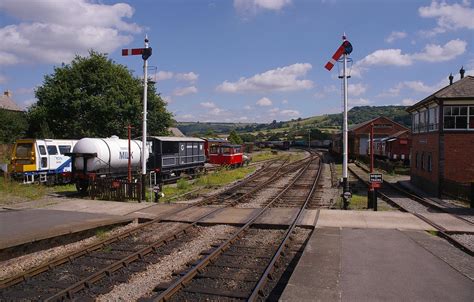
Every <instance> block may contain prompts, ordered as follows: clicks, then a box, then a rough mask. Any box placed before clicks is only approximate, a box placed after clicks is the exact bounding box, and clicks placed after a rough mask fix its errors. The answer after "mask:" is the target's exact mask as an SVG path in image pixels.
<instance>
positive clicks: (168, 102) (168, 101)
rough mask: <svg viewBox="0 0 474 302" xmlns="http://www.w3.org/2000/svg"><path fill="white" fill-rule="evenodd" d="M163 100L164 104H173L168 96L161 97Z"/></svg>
mask: <svg viewBox="0 0 474 302" xmlns="http://www.w3.org/2000/svg"><path fill="white" fill-rule="evenodd" d="M161 98H162V99H163V101H165V102H166V104H171V103H173V102H174V100H173V99H172V98H171V97H170V96H169V95H165V96H163V97H161Z"/></svg>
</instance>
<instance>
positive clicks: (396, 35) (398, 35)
mask: <svg viewBox="0 0 474 302" xmlns="http://www.w3.org/2000/svg"><path fill="white" fill-rule="evenodd" d="M406 36H407V33H406V32H404V31H392V32H391V33H390V35H389V36H388V37H387V38H385V42H387V43H392V42H393V41H395V40H400V39H403V38H406Z"/></svg>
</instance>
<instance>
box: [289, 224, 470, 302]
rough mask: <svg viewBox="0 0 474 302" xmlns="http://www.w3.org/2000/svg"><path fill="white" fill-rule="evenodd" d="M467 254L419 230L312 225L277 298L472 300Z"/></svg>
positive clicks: (295, 299)
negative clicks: (311, 233)
mask: <svg viewBox="0 0 474 302" xmlns="http://www.w3.org/2000/svg"><path fill="white" fill-rule="evenodd" d="M473 280H474V262H473V261H472V257H471V256H469V255H467V254H465V253H464V252H462V251H460V250H458V249H456V248H454V247H453V246H451V245H450V244H448V243H447V242H446V241H444V240H442V239H440V238H438V237H436V236H433V235H430V234H429V233H427V232H424V231H416V230H400V229H379V228H351V227H326V226H320V225H319V223H318V224H317V228H316V229H315V231H314V232H313V235H312V237H311V238H310V239H309V242H308V244H307V246H306V248H305V250H304V252H303V255H302V256H301V258H300V260H299V263H298V265H297V267H296V268H295V270H294V272H293V274H292V275H291V277H290V280H289V282H288V284H287V286H286V288H285V289H284V292H283V294H282V296H281V297H280V301H458V302H459V301H473V297H474V283H473Z"/></svg>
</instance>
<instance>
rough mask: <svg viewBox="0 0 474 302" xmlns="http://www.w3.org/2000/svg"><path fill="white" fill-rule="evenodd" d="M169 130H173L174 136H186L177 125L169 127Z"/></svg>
mask: <svg viewBox="0 0 474 302" xmlns="http://www.w3.org/2000/svg"><path fill="white" fill-rule="evenodd" d="M168 131H169V132H171V135H172V136H176V137H184V136H185V135H184V134H183V132H181V130H179V129H178V128H176V127H169V128H168Z"/></svg>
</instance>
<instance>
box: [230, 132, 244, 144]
mask: <svg viewBox="0 0 474 302" xmlns="http://www.w3.org/2000/svg"><path fill="white" fill-rule="evenodd" d="M227 140H228V141H229V142H231V143H232V144H236V145H241V144H242V143H243V141H242V138H241V137H240V136H239V135H238V134H237V132H235V130H232V131H231V132H230V134H229V137H228V138H227Z"/></svg>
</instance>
